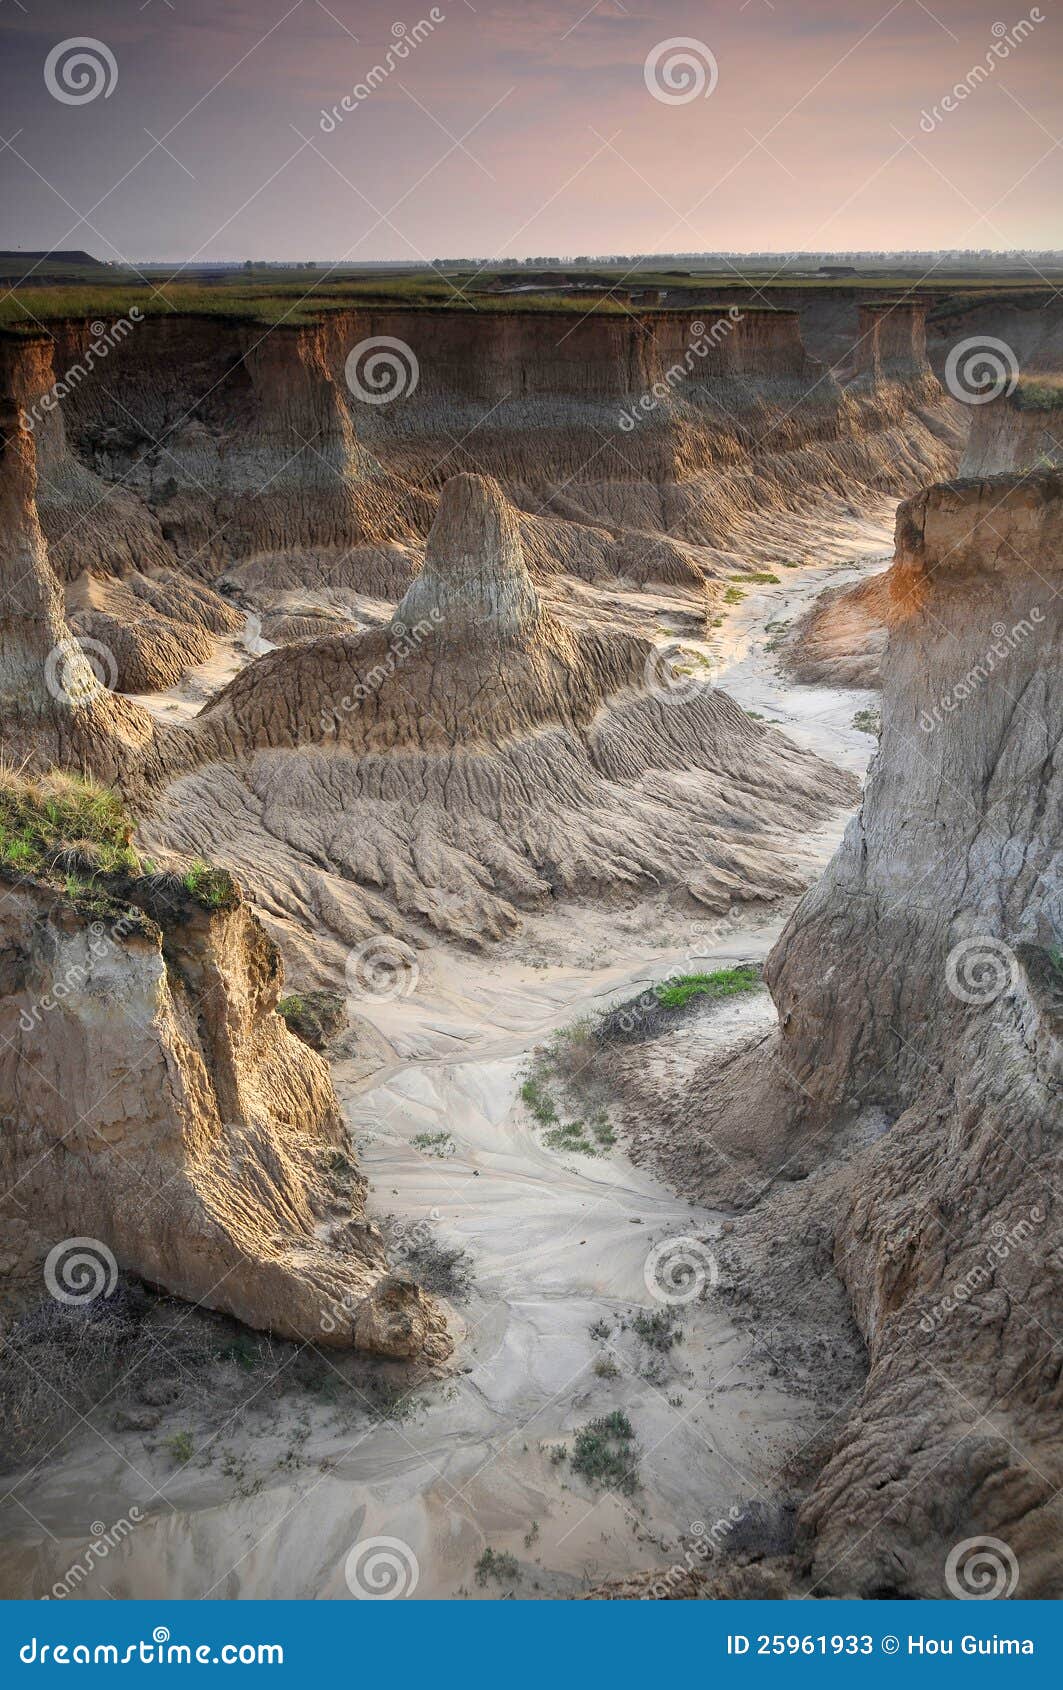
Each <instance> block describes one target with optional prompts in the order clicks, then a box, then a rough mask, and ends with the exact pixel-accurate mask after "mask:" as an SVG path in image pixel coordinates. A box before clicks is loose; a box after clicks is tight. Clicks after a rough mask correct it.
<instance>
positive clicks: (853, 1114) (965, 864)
mask: <svg viewBox="0 0 1063 1690" xmlns="http://www.w3.org/2000/svg"><path fill="white" fill-rule="evenodd" d="M1061 570H1063V477H1061V476H1060V474H1059V473H1058V472H1041V473H1035V474H1028V475H1026V476H1024V477H1022V478H1010V479H1009V478H1004V477H1001V478H996V479H990V480H985V481H982V482H978V483H975V482H957V483H952V484H946V485H943V486H935V487H931V488H929V489H928V490H927V491H925V492H923V493H921V494H919V495H918V496H917V497H916V498H914V499H912V500H910V501H908V502H907V503H906V504H905V505H902V507H901V509H900V512H899V515H898V522H897V558H896V561H895V564H894V566H893V569H892V570H891V571H890V577H889V590H890V596H891V606H892V613H893V619H892V628H891V634H890V643H889V648H888V653H887V657H886V663H885V676H884V697H883V734H882V742H881V749H880V752H879V756H878V759H877V761H876V764H875V766H874V771H873V774H872V778H871V780H870V783H869V785H868V788H867V792H866V794H865V798H864V803H863V808H862V810H861V812H860V815H859V818H858V819H857V820H856V821H855V822H854V823H853V824H852V825H851V827H850V828H849V830H848V832H847V834H846V838H845V841H844V843H843V845H842V847H841V849H840V850H839V852H838V853H837V855H836V856H835V858H834V860H833V861H832V863H831V866H830V868H829V870H828V871H827V874H826V875H825V876H824V878H823V880H822V881H821V882H820V883H819V884H818V885H817V886H816V887H815V888H814V890H813V891H812V892H810V893H809V894H808V895H807V896H806V897H805V898H804V900H803V901H802V903H801V904H800V905H799V906H798V908H797V910H796V912H795V914H794V916H793V917H792V918H791V921H790V923H789V925H788V927H787V929H786V931H785V932H784V934H783V936H782V938H781V939H780V941H779V943H778V944H777V946H776V948H775V950H774V951H773V952H772V954H771V956H770V958H769V960H768V964H767V966H766V969H765V978H766V980H767V982H768V984H769V987H770V989H771V992H772V996H773V997H774V999H775V1002H776V1005H777V1006H778V1010H779V1030H778V1033H777V1034H772V1035H770V1036H769V1037H768V1038H766V1039H762V1040H760V1041H759V1042H758V1043H757V1044H755V1045H754V1046H752V1047H748V1046H747V1047H746V1048H745V1049H743V1050H739V1051H738V1052H732V1053H731V1054H730V1055H729V1056H728V1057H727V1058H726V1059H725V1060H723V1061H720V1062H716V1063H714V1064H712V1065H711V1067H710V1068H708V1069H706V1070H705V1071H703V1072H702V1074H701V1075H700V1076H696V1077H695V1078H694V1079H693V1080H692V1081H691V1082H690V1083H689V1084H688V1085H687V1086H686V1087H685V1090H684V1095H683V1096H682V1097H681V1098H678V1097H677V1098H674V1099H672V1100H671V1101H670V1102H668V1103H667V1104H665V1106H664V1107H663V1108H660V1107H657V1108H654V1106H653V1104H652V1101H651V1100H647V1108H648V1109H650V1110H651V1112H652V1113H653V1114H654V1116H655V1118H656V1128H655V1132H654V1138H655V1145H656V1150H657V1160H658V1163H659V1165H660V1166H662V1168H663V1169H664V1170H665V1171H666V1172H667V1173H668V1175H669V1177H670V1178H671V1179H672V1180H674V1181H675V1182H676V1183H678V1184H679V1185H680V1186H681V1187H682V1188H683V1189H684V1190H685V1191H687V1192H690V1191H694V1192H695V1193H697V1194H698V1195H699V1196H701V1197H702V1198H703V1199H707V1200H717V1201H718V1200H720V1199H721V1198H722V1199H724V1200H726V1201H729V1202H732V1203H735V1204H737V1205H740V1206H744V1205H748V1204H751V1203H752V1204H756V1203H758V1202H760V1203H763V1204H764V1205H765V1212H766V1213H767V1212H768V1211H770V1210H771V1207H772V1205H773V1204H778V1203H779V1202H780V1201H782V1196H776V1195H772V1193H773V1192H775V1191H778V1192H781V1193H785V1190H786V1188H787V1187H788V1186H789V1187H790V1188H791V1189H792V1186H790V1182H793V1181H801V1182H803V1183H802V1186H801V1188H800V1189H801V1190H802V1191H803V1192H804V1193H805V1194H807V1196H808V1197H809V1198H811V1197H814V1195H815V1193H816V1190H817V1188H818V1186H819V1184H820V1183H821V1182H822V1181H824V1180H829V1181H832V1182H833V1183H834V1186H835V1189H836V1191H837V1202H836V1205H835V1222H834V1230H835V1262H836V1268H837V1272H838V1274H839V1275H840V1277H841V1279H842V1281H843V1283H844V1285H845V1286H846V1288H847V1290H848V1293H849V1296H850V1298H851V1300H852V1305H853V1309H854V1312H855V1315H856V1319H857V1322H858V1324H859V1326H860V1329H861V1332H862V1333H863V1335H864V1338H865V1340H866V1342H867V1345H868V1350H869V1354H870V1372H869V1375H868V1379H867V1384H866V1386H865V1389H864V1391H863V1394H862V1397H861V1399H860V1401H859V1403H858V1404H857V1406H856V1407H855V1409H854V1411H853V1413H852V1415H851V1417H850V1418H849V1419H848V1421H847V1422H846V1424H845V1425H844V1427H843V1428H842V1430H841V1432H840V1434H839V1435H838V1437H837V1441H836V1443H835V1445H834V1448H833V1451H832V1452H831V1453H830V1456H829V1459H828V1460H827V1462H826V1464H825V1466H824V1468H823V1470H822V1472H821V1473H820V1475H819V1477H818V1478H817V1479H816V1481H815V1483H814V1484H813V1485H812V1486H811V1489H810V1491H809V1494H808V1495H807V1497H806V1500H805V1501H804V1503H803V1505H802V1507H801V1509H800V1511H799V1514H798V1519H797V1534H796V1539H795V1560H794V1563H793V1567H794V1573H795V1577H796V1579H797V1581H798V1584H799V1586H800V1587H801V1589H802V1591H803V1592H810V1593H812V1594H816V1595H861V1596H882V1595H890V1596H908V1597H911V1596H942V1595H945V1594H953V1595H956V1594H958V1593H962V1591H963V1590H971V1589H972V1588H974V1586H972V1585H971V1584H968V1583H965V1573H964V1569H963V1564H962V1563H963V1557H964V1552H965V1551H969V1550H970V1548H971V1540H974V1539H979V1540H980V1541H981V1542H982V1544H983V1545H985V1544H988V1548H987V1554H988V1557H989V1560H988V1565H989V1567H990V1569H991V1571H992V1572H993V1576H994V1578H996V1577H997V1570H998V1569H999V1585H1000V1588H999V1591H994V1594H1009V1595H1010V1594H1018V1595H1020V1596H1024V1597H1046V1596H1059V1595H1060V1594H1061V1592H1063V1584H1061V1580H1060V1571H1059V1561H1058V1554H1057V1552H1056V1547H1055V1546H1056V1544H1057V1542H1058V1515H1057V1512H1056V1511H1057V1509H1058V1491H1059V1487H1060V1484H1061V1482H1063V1439H1061V1437H1060V1432H1059V1419H1058V1414H1057V1412H1056V1407H1055V1405H1056V1402H1057V1399H1058V1394H1059V1390H1060V1364H1059V1357H1058V1345H1057V1343H1056V1340H1055V1333H1056V1332H1057V1330H1058V1326H1059V1319H1060V1313H1061V1303H1060V1295H1059V1282H1058V1274H1057V1273H1055V1271H1054V1269H1053V1263H1054V1262H1056V1261H1057V1260H1058V1257H1059V1251H1060V1247H1061V1244H1063V1232H1061V1228H1060V1215H1059V1208H1058V1203H1057V1202H1056V1201H1055V1198H1054V1196H1053V1192H1054V1188H1055V1185H1056V1183H1057V1182H1058V1175H1059V1156H1060V1121H1061V1116H1060V1109H1059V1098H1060V1096H1061V1088H1063V966H1061V954H1063V947H1061V939H1063V857H1061V854H1060V841H1059V830H1058V825H1057V818H1058V816H1059V814H1060V807H1061V803H1063V790H1061V786H1060V780H1061V776H1060V769H1059V765H1058V759H1057V758H1056V756H1055V753H1054V748H1055V747H1056V746H1058V743H1059V740H1060V736H1061V734H1063V715H1061V710H1063V703H1061V699H1060V693H1059V687H1058V685H1057V678H1058V672H1059V663H1060V656H1061V645H1063V622H1061V619H1060V615H1059V609H1058V598H1057V595H1056V594H1055V593H1054V592H1053V591H1052V582H1053V580H1054V579H1055V578H1056V577H1057V576H1058V575H1059V572H1060V571H1061ZM839 1166H842V1167H843V1174H842V1176H841V1177H839V1173H838V1169H839ZM957 1584H959V1586H960V1587H961V1589H960V1591H957V1588H956V1587H957Z"/></svg>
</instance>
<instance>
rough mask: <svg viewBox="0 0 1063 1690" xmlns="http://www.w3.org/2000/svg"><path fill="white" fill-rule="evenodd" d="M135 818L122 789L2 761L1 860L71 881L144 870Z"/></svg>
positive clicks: (26, 872)
mask: <svg viewBox="0 0 1063 1690" xmlns="http://www.w3.org/2000/svg"><path fill="white" fill-rule="evenodd" d="M132 837H133V822H132V821H131V819H130V817H129V816H128V815H127V813H126V809H125V806H124V804H123V803H122V800H121V798H120V797H119V796H118V794H117V793H116V792H110V791H108V790H107V788H106V787H102V786H97V785H96V783H95V782H94V781H90V780H85V779H83V778H82V777H81V776H80V775H74V774H68V773H66V772H65V771H63V770H61V769H53V770H52V771H50V773H48V774H46V775H41V776H39V777H38V778H36V779H31V778H27V777H26V776H24V775H23V774H22V773H21V772H17V771H15V770H12V769H10V768H7V767H4V766H2V765H0V864H2V865H3V866H4V867H5V868H6V869H8V870H10V871H11V872H13V873H15V874H20V875H34V876H39V877H41V878H43V879H47V880H49V881H54V882H58V883H60V884H65V883H66V882H68V881H75V882H78V881H81V880H85V879H89V880H91V879H94V878H95V877H96V876H97V875H139V874H140V873H141V872H142V865H141V862H140V858H139V857H138V855H137V853H136V851H135V850H134V848H133V846H132V844H131V843H130V841H131V840H132Z"/></svg>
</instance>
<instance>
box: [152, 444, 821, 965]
mask: <svg viewBox="0 0 1063 1690" xmlns="http://www.w3.org/2000/svg"><path fill="white" fill-rule="evenodd" d="M195 726H196V738H197V742H198V756H199V757H200V759H201V762H203V763H206V764H207V766H205V767H202V766H201V767H199V768H198V769H197V770H196V771H195V772H193V773H190V774H188V775H186V776H184V777H183V778H182V779H180V780H177V781H176V782H174V783H173V784H172V785H171V786H170V787H169V788H168V789H167V791H166V792H165V793H164V794H163V795H162V798H161V800H160V802H159V804H158V805H157V806H156V808H155V811H154V814H153V816H152V818H151V821H150V827H149V832H150V837H151V839H152V841H153V842H155V844H156V845H158V846H159V847H160V848H161V847H167V848H171V849H174V848H176V849H178V850H181V851H198V850H200V849H202V848H203V844H204V842H205V841H206V840H207V839H208V838H209V840H210V841H211V849H212V850H213V851H214V852H215V854H217V855H219V857H220V860H222V861H224V862H225V863H227V864H228V865H230V866H232V867H234V868H236V869H237V870H238V872H240V873H241V874H242V875H243V876H245V877H246V878H247V880H248V882H249V884H251V885H253V886H254V887H255V889H256V896H257V897H258V899H259V901H260V903H261V904H262V905H263V907H264V908H265V909H266V910H268V911H269V912H270V913H271V914H273V915H275V916H277V917H281V918H283V917H287V918H289V919H290V921H291V922H293V923H298V922H300V921H301V922H302V924H303V925H304V926H305V927H309V928H312V929H317V930H318V931H319V932H322V931H324V932H328V931H329V930H331V932H332V934H333V936H334V939H335V940H336V941H337V942H338V943H340V944H343V943H345V944H347V945H350V944H353V943H354V942H355V941H356V940H359V939H363V938H366V937H368V936H371V935H372V934H374V933H375V932H377V931H379V930H380V929H381V928H384V929H385V930H388V929H390V930H391V931H392V932H397V933H402V934H405V933H406V932H407V926H408V924H409V923H425V924H427V925H428V926H430V927H433V928H435V929H436V930H438V931H439V932H441V933H443V934H445V935H449V936H452V937H454V938H458V939H461V940H465V941H468V942H471V943H474V944H482V943H485V942H487V941H488V940H491V939H497V938H500V937H502V936H503V935H505V934H507V933H510V932H512V931H514V930H515V929H516V928H517V927H518V926H519V925H520V924H521V921H522V918H523V916H524V914H525V913H529V914H530V913H533V912H535V911H537V910H544V909H547V908H549V907H550V905H551V904H552V903H557V902H561V901H563V900H565V899H570V898H572V899H575V898H596V899H609V900H615V899H616V898H617V897H618V896H620V897H624V896H634V895H636V894H644V893H647V892H650V891H659V890H661V889H665V888H667V889H670V890H671V892H672V893H673V894H674V895H675V896H677V897H679V898H689V899H690V900H691V901H692V902H693V903H696V904H700V905H702V906H704V907H707V908H709V909H711V910H724V909H726V908H727V907H728V906H729V905H730V904H731V903H732V902H733V901H735V900H737V901H743V900H773V899H775V898H777V897H778V896H779V895H780V894H783V893H785V892H787V891H795V890H798V889H800V888H801V887H802V886H803V885H805V884H807V876H808V872H809V870H808V865H807V864H806V863H805V861H804V860H803V858H802V855H801V852H800V849H799V847H798V846H797V845H796V843H795V840H796V836H797V835H798V834H799V833H801V832H803V831H806V830H807V829H808V828H809V827H810V826H812V825H814V824H815V823H816V822H818V821H820V820H823V819H825V818H826V817H827V816H828V815H829V814H830V813H831V812H832V810H834V809H836V807H838V806H839V805H842V804H845V803H846V802H848V801H850V800H851V798H852V796H853V786H852V782H851V780H850V778H849V777H848V776H846V775H843V774H841V773H839V772H838V771H837V770H835V769H832V768H830V767H829V766H828V765H826V764H824V763H823V762H821V761H820V760H819V759H818V758H816V757H815V756H813V755H811V754H810V753H807V752H804V751H801V750H798V749H797V748H796V747H795V746H793V745H791V744H790V743H789V742H788V741H787V740H786V739H784V738H783V736H782V735H780V734H778V733H777V732H775V731H774V730H772V729H769V728H766V727H764V726H762V725H761V724H759V723H756V722H753V721H751V720H750V719H749V718H748V717H747V716H745V715H744V713H743V712H742V711H741V710H740V709H739V708H738V707H737V706H736V705H735V704H734V703H733V702H732V700H731V699H730V698H728V697H727V695H726V694H725V693H723V692H720V691H718V690H716V689H714V688H712V687H711V686H710V685H709V684H707V682H704V683H702V682H699V680H698V677H697V675H696V674H695V675H690V674H684V673H677V672H673V671H672V670H670V669H669V667H668V665H667V663H662V662H661V661H660V659H659V657H658V654H657V653H656V652H655V649H654V647H653V646H652V645H651V644H650V643H649V642H648V641H646V640H643V639H639V638H635V637H632V636H629V635H622V634H619V633H613V632H594V631H590V632H584V631H575V630H572V629H570V628H568V627H565V626H563V625H562V624H561V623H560V622H558V621H557V620H556V619H555V618H554V616H553V615H552V614H551V613H550V612H549V611H548V610H547V609H546V608H545V607H544V605H543V603H542V600H541V597H540V594H539V592H538V591H537V590H536V588H535V586H534V584H533V582H532V580H531V578H530V576H529V574H528V571H527V568H526V565H525V562H524V558H523V553H522V547H521V541H520V534H519V529H518V522H517V517H516V513H515V512H514V510H513V509H512V507H511V506H510V505H509V504H508V502H507V501H506V499H505V498H504V496H503V494H502V492H501V490H500V488H499V487H498V486H497V484H495V483H493V482H491V481H489V480H486V479H484V478H482V477H476V476H470V475H461V476H457V477H455V478H453V479H452V480H451V481H450V482H448V484H447V486H446V487H445V489H444V492H443V496H442V499H441V501H440V506H439V512H438V515H437V518H436V522H435V525H434V527H433V530H432V535H431V538H430V540H429V545H428V555H427V558H426V561H425V567H424V571H423V573H422V574H421V575H420V576H419V577H418V578H417V580H416V581H415V582H414V584H413V586H412V587H411V588H410V590H409V592H408V593H407V595H406V597H405V598H404V600H403V601H402V603H401V604H400V605H399V607H398V610H397V612H396V615H395V618H394V621H393V622H392V623H391V624H390V625H389V626H386V627H383V628H380V629H376V630H372V631H370V632H368V633H365V634H362V635H360V636H349V635H333V636H330V637H328V638H324V639H311V640H307V641H303V642H300V643H298V644H296V645H292V646H288V647H284V648H281V649H279V650H277V651H275V652H271V653H269V654H268V655H266V656H264V657H261V658H259V659H258V660H257V661H255V662H254V663H252V664H251V665H249V666H248V667H247V668H246V669H244V670H243V671H242V672H241V673H240V674H239V675H238V676H237V677H236V679H235V680H233V681H232V682H231V683H230V684H229V686H228V687H227V688H226V689H225V690H224V691H223V692H222V693H221V694H219V695H218V697H217V698H216V699H214V700H213V701H212V703H211V704H210V705H209V706H208V707H207V709H206V710H205V711H204V712H203V714H202V715H201V716H200V717H199V718H198V720H197V722H196V724H195ZM318 954H319V956H320V954H321V953H320V950H319V953H318Z"/></svg>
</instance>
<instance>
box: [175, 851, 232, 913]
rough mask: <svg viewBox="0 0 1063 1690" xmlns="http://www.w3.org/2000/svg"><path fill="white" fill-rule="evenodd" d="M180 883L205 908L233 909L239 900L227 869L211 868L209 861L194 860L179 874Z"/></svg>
mask: <svg viewBox="0 0 1063 1690" xmlns="http://www.w3.org/2000/svg"><path fill="white" fill-rule="evenodd" d="M181 883H182V885H183V886H184V889H185V891H186V892H188V893H190V894H191V896H192V897H193V898H194V899H195V900H196V903H197V904H200V905H202V907H203V908H204V909H205V910H223V909H233V908H235V906H236V904H237V903H238V902H239V894H238V893H237V890H236V883H235V882H234V880H233V877H232V875H231V874H230V873H229V871H228V869H224V868H212V867H211V865H210V863H204V862H201V861H197V862H194V863H193V864H192V866H191V868H188V869H186V870H185V872H184V874H183V875H182V876H181Z"/></svg>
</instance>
